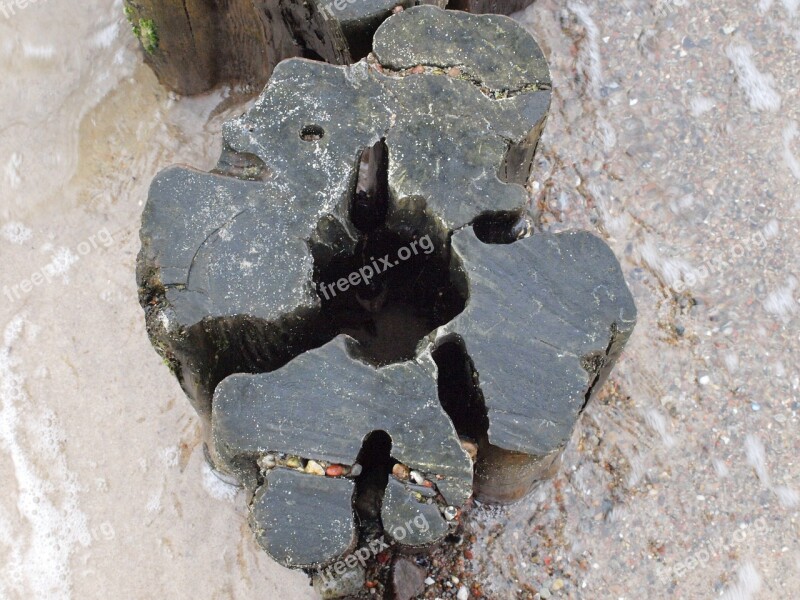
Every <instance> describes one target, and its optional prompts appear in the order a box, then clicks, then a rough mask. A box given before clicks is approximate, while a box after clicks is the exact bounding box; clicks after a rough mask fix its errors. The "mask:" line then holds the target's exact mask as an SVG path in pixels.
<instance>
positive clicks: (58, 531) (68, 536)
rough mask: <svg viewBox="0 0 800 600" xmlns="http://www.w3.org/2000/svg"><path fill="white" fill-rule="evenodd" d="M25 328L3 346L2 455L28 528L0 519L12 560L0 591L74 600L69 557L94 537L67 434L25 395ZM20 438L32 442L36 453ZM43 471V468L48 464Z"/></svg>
mask: <svg viewBox="0 0 800 600" xmlns="http://www.w3.org/2000/svg"><path fill="white" fill-rule="evenodd" d="M24 327H25V321H24V319H23V318H22V317H21V316H17V317H15V318H14V319H13V320H12V321H11V322H10V323H9V324H8V326H7V327H6V329H5V333H4V340H3V346H2V348H0V403H1V404H0V406H1V408H2V409H1V410H0V449H2V450H3V451H4V452H6V453H8V455H9V458H10V461H11V464H12V465H13V468H14V475H15V477H16V486H6V490H12V489H14V487H16V491H17V497H16V505H17V511H18V515H19V517H21V520H22V522H23V523H22V525H23V527H16V529H15V527H14V526H15V525H16V523H14V524H12V523H11V522H10V521H9V518H8V516H7V515H3V514H0V547H2V546H5V547H6V549H5V551H6V552H7V556H8V559H7V560H6V562H5V564H3V565H0V582H3V583H2V584H1V585H2V586H3V587H0V591H2V592H4V593H8V594H10V593H13V594H14V596H17V597H24V598H35V599H48V600H50V599H53V600H61V599H68V598H70V597H71V588H72V577H71V572H70V557H71V556H72V554H73V553H74V552H75V549H76V548H77V546H79V545H82V546H88V545H89V544H90V543H91V536H90V534H89V528H88V525H87V521H86V515H85V514H84V513H83V512H82V511H81V510H80V507H79V505H78V494H79V491H80V486H79V485H78V482H77V479H76V477H75V475H74V474H73V473H72V472H71V471H70V470H69V468H68V466H67V463H66V458H65V457H64V454H63V452H62V449H61V447H62V441H63V434H62V433H61V431H60V430H59V428H58V425H57V422H56V417H55V415H54V414H53V413H52V411H50V410H49V409H48V408H47V407H41V406H37V404H38V403H37V402H36V401H35V399H31V398H29V397H28V396H27V394H26V392H25V379H24V377H23V376H22V375H20V374H19V373H18V372H17V369H18V367H19V366H20V365H19V361H18V360H17V359H15V358H14V357H13V354H12V345H13V344H14V343H15V342H17V341H18V340H19V339H20V335H21V333H22V331H23V329H24ZM22 439H35V440H36V447H35V449H30V448H26V447H24V446H23V444H22V443H21V440H22ZM43 465H44V466H43Z"/></svg>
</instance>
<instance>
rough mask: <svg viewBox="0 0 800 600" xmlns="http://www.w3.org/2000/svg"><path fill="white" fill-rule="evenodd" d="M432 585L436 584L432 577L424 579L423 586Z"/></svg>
mask: <svg viewBox="0 0 800 600" xmlns="http://www.w3.org/2000/svg"><path fill="white" fill-rule="evenodd" d="M434 583H436V580H435V579H434V578H433V577H428V578H427V579H425V585H428V586H431V585H433V584H434Z"/></svg>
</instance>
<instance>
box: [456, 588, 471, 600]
mask: <svg viewBox="0 0 800 600" xmlns="http://www.w3.org/2000/svg"><path fill="white" fill-rule="evenodd" d="M456 598H457V599H458V600H467V598H469V590H468V589H467V587H466V586H464V585H462V586H461V587H460V588H458V593H457V594H456Z"/></svg>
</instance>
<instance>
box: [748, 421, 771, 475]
mask: <svg viewBox="0 0 800 600" xmlns="http://www.w3.org/2000/svg"><path fill="white" fill-rule="evenodd" d="M744 451H745V454H746V455H747V462H748V463H749V464H750V466H751V467H753V470H754V471H755V472H756V475H758V478H759V479H760V480H761V483H763V484H764V485H765V486H767V487H769V486H770V478H769V472H768V471H767V455H766V452H765V451H764V444H762V443H761V440H760V439H758V437H756V436H754V435H753V434H748V436H747V439H745V441H744Z"/></svg>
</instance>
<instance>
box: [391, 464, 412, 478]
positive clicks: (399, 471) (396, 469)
mask: <svg viewBox="0 0 800 600" xmlns="http://www.w3.org/2000/svg"><path fill="white" fill-rule="evenodd" d="M392 475H394V476H395V477H397V479H399V480H400V481H407V480H408V476H409V475H410V471H409V470H408V467H407V466H405V465H404V464H403V463H397V464H396V465H395V466H393V467H392Z"/></svg>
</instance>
